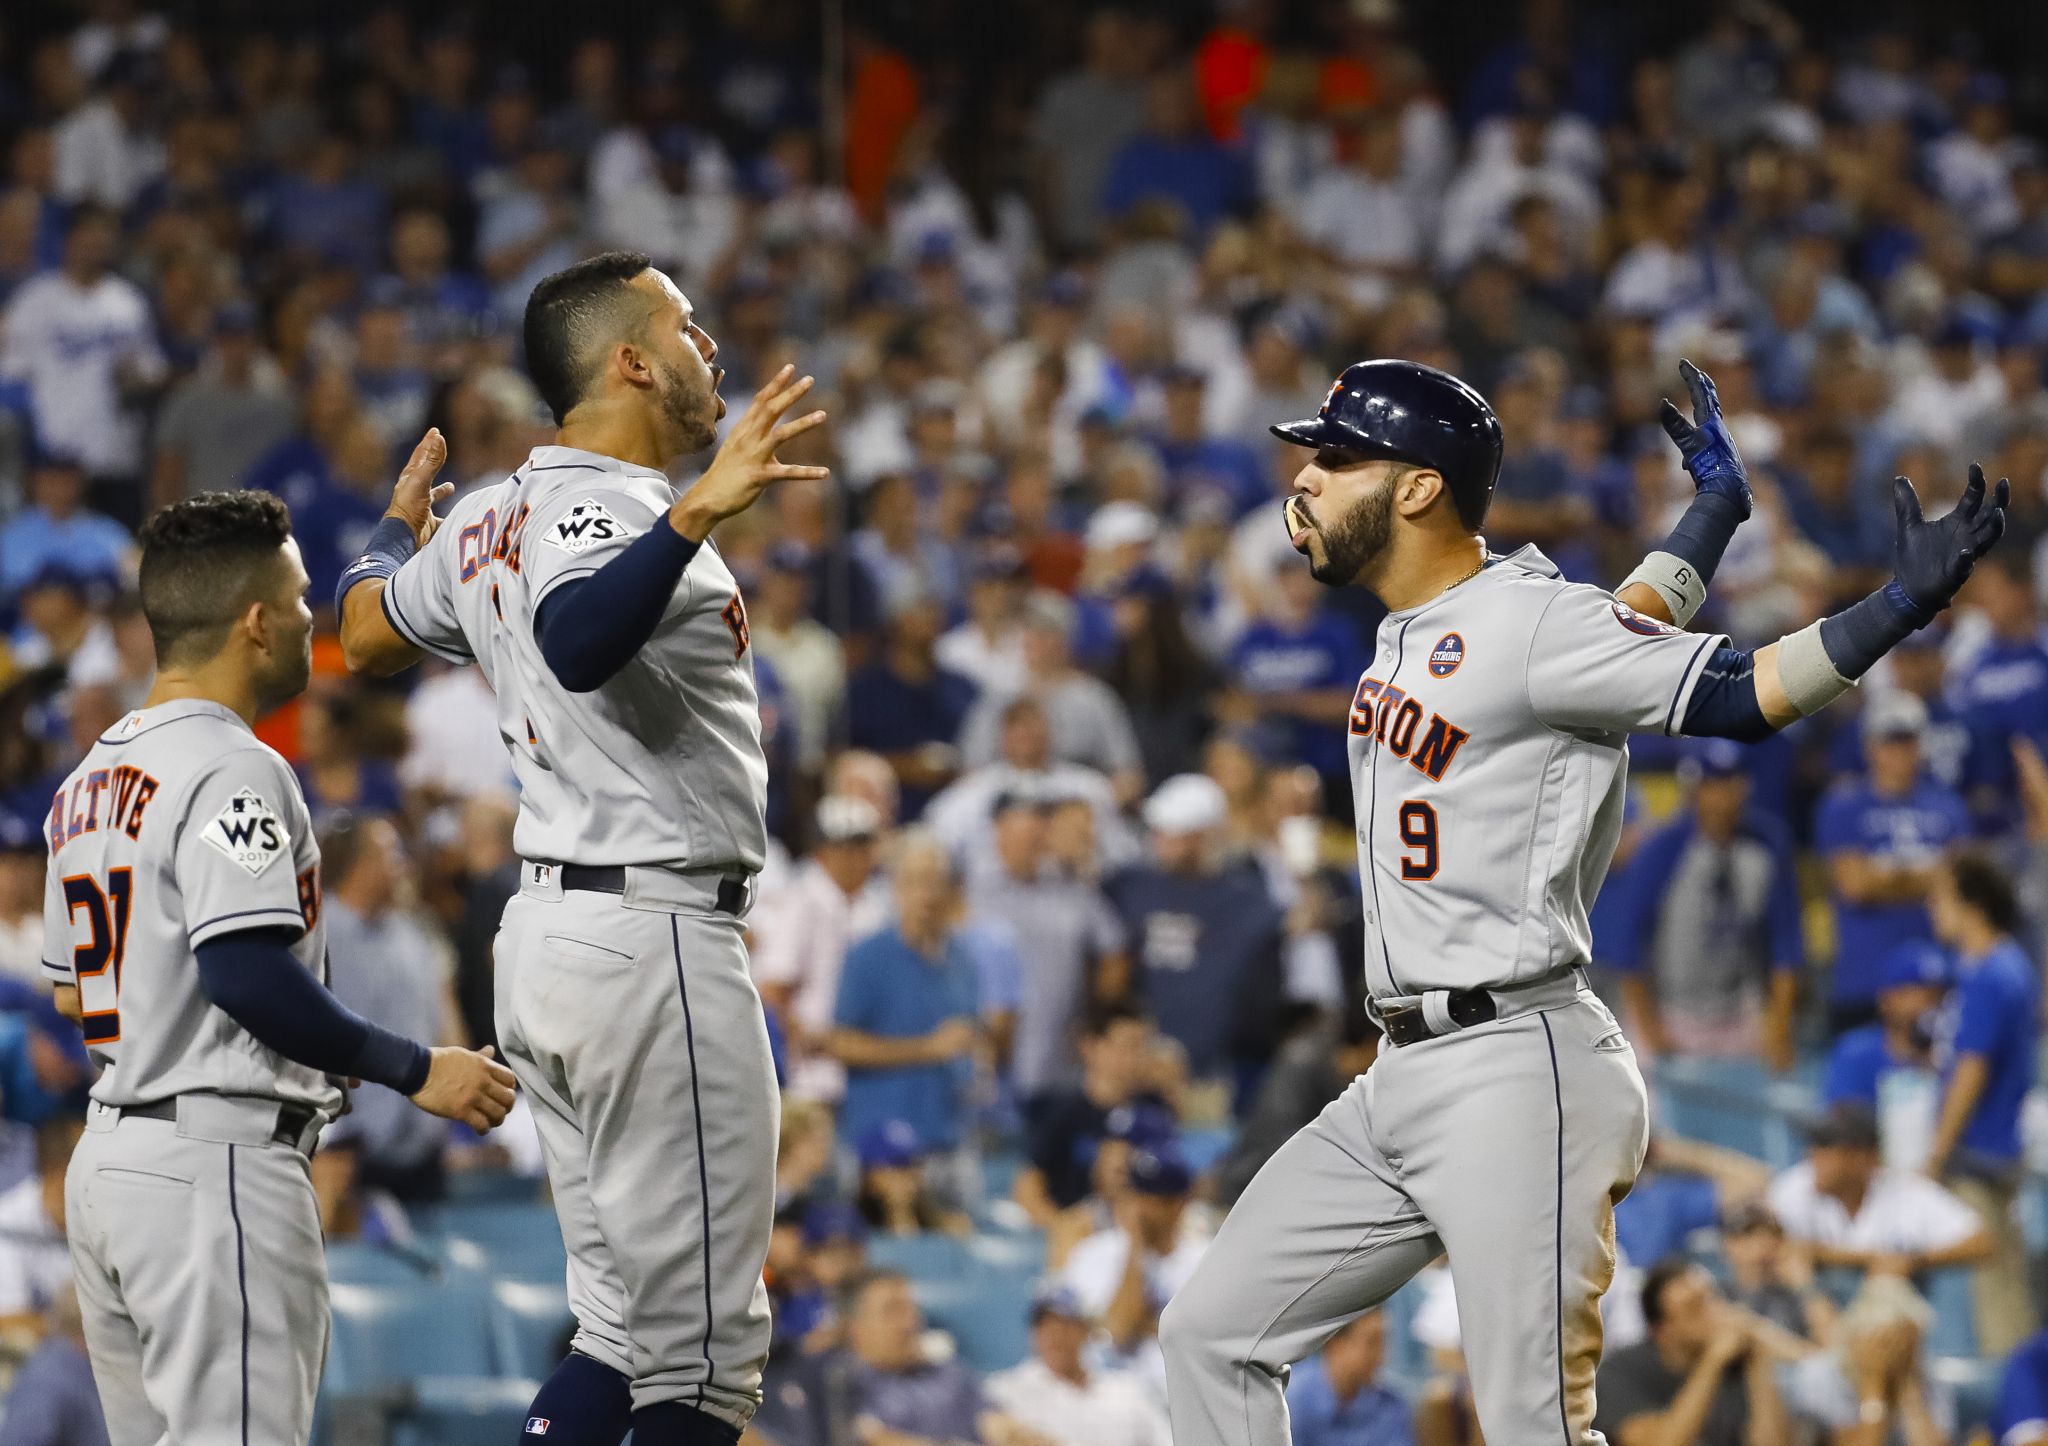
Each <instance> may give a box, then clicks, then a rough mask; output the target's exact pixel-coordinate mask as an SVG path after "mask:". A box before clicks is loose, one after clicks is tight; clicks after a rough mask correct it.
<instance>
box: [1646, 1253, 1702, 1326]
mask: <svg viewBox="0 0 2048 1446" xmlns="http://www.w3.org/2000/svg"><path fill="white" fill-rule="evenodd" d="M1698 1269H1700V1264H1699V1262H1698V1261H1696V1260H1693V1259H1691V1258H1690V1257H1688V1256H1684V1255H1667V1256H1665V1257H1664V1258H1663V1259H1662V1260H1660V1261H1658V1262H1657V1263H1656V1264H1655V1265H1653V1266H1651V1267H1650V1273H1649V1274H1648V1275H1646V1276H1644V1277H1643V1324H1644V1325H1646V1326H1648V1327H1649V1328H1650V1329H1651V1330H1655V1329H1656V1328H1657V1327H1658V1326H1659V1325H1661V1324H1663V1321H1664V1289H1665V1287H1666V1286H1668V1285H1670V1284H1671V1282H1673V1281H1674V1280H1678V1279H1681V1278H1682V1277H1684V1276H1688V1275H1690V1274H1692V1273H1693V1272H1694V1271H1695V1270H1698Z"/></svg>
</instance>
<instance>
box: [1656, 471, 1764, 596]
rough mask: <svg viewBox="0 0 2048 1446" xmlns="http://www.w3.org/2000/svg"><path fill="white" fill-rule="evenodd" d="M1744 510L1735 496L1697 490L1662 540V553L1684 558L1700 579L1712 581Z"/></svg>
mask: <svg viewBox="0 0 2048 1446" xmlns="http://www.w3.org/2000/svg"><path fill="white" fill-rule="evenodd" d="M1747 516H1749V513H1748V511H1747V510H1746V509H1745V508H1744V507H1743V505H1742V504H1741V503H1740V502H1738V501H1737V500H1736V499H1735V498H1733V497H1729V496H1727V495H1725V494H1724V493H1720V492H1701V493H1699V494H1698V495H1697V496H1695V497H1694V498H1693V499H1692V502H1691V503H1690V504H1689V505H1688V506H1687V507H1686V509H1685V515H1684V516H1683V517H1681V518H1679V519H1678V524H1677V526H1675V527H1673V528H1672V529H1671V535H1670V536H1669V537H1667V538H1665V539H1664V548H1663V550H1664V551H1665V552H1668V553H1670V554H1671V555H1672V556H1673V557H1680V558H1684V559H1685V560H1686V561H1687V562H1689V563H1691V564H1692V565H1693V568H1694V569H1695V570H1696V571H1697V572H1698V573H1699V575H1700V581H1701V582H1712V581H1713V580H1714V571H1715V569H1716V568H1718V567H1720V565H1721V554H1722V553H1724V552H1726V551H1727V550H1728V542H1729V539H1730V538H1732V537H1734V536H1735V529H1736V528H1738V527H1740V526H1741V525H1742V522H1743V519H1744V518H1746V517H1747Z"/></svg>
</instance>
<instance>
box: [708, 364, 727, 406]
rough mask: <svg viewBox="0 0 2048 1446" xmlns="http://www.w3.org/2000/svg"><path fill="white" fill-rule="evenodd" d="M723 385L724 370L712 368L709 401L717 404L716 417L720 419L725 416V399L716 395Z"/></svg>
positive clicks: (722, 368)
mask: <svg viewBox="0 0 2048 1446" xmlns="http://www.w3.org/2000/svg"><path fill="white" fill-rule="evenodd" d="M724 385H725V368H724V367H713V368H712V369H711V400H712V401H714V402H716V403H718V415H719V416H721V417H722V416H724V415H725V398H724V397H722V396H720V395H719V394H718V389H719V388H720V387H722V386H724Z"/></svg>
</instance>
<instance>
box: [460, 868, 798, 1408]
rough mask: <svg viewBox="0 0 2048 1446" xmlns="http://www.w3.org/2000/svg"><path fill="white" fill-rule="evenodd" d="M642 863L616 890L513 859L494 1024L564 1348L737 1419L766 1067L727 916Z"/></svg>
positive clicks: (767, 1168)
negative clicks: (551, 1247) (562, 1258)
mask: <svg viewBox="0 0 2048 1446" xmlns="http://www.w3.org/2000/svg"><path fill="white" fill-rule="evenodd" d="M654 873H655V871H652V870H637V869H636V870H629V871H628V876H629V880H632V881H638V882H629V884H628V894H627V895H626V896H625V897H624V898H621V897H620V896H618V895H615V894H603V893H592V892H585V891H577V890H572V891H569V892H566V893H565V892H564V891H563V890H562V889H561V887H560V886H559V884H558V883H553V882H537V881H536V879H535V869H534V868H533V867H532V866H531V865H529V866H528V867H527V868H525V869H523V870H522V874H523V875H524V876H525V883H524V884H523V886H522V892H521V893H520V894H519V895H517V896H515V897H514V898H513V899H512V900H511V901H510V902H509V903H508V904H507V905H506V907H505V916H504V921H503V923H502V925H501V926H500V929H499V933H498V938H497V945H496V961H497V977H496V1015H497V1026H498V1038H499V1042H500V1044H501V1046H502V1047H503V1049H504V1051H505V1058H506V1061H507V1063H509V1064H510V1065H511V1067H512V1070H513V1072H514V1073H515V1074H517V1075H518V1077H519V1085H520V1088H521V1089H522V1090H523V1091H525V1094H526V1098H527V1103H528V1105H529V1106H530V1107H531V1108H532V1110H533V1115H534V1120H535V1122H536V1123H537V1124H538V1126H539V1130H540V1142H541V1150H542V1153H543V1155H544V1157H545V1159H546V1163H547V1172H548V1182H549V1184H550V1185H551V1187H552V1188H553V1192H554V1198H555V1214H556V1217H557V1218H558V1219H559V1221H560V1222H561V1227H562V1239H563V1242H564V1243H565V1244H566V1245H567V1247H568V1253H569V1273H568V1285H569V1304H570V1307H571V1309H572V1310H573V1311H574V1312H575V1315H576V1322H577V1330H576V1338H575V1349H576V1350H578V1351H580V1352H582V1353H583V1354H585V1355H588V1356H591V1357H593V1358H594V1359H596V1360H599V1361H602V1362H603V1363H605V1364H606V1365H608V1366H610V1367H612V1368H613V1369H614V1370H617V1371H619V1372H620V1373H621V1374H623V1375H625V1376H626V1377H628V1378H629V1379H630V1380H631V1381H632V1383H633V1405H634V1407H635V1408H636V1409H638V1408H640V1407H643V1406H649V1405H653V1404H655V1403H657V1402H662V1401H683V1402H685V1403H687V1404H689V1405H692V1406H695V1407H698V1408H700V1409H701V1410H703V1411H705V1412H706V1413H707V1414H710V1415H713V1416H716V1417H718V1418H720V1419H721V1420H724V1421H728V1422H730V1423H732V1424H733V1425H735V1426H740V1427H744V1426H745V1425H746V1423H747V1422H748V1420H750V1419H751V1418H752V1416H753V1414H754V1408H755V1406H756V1405H757V1404H758V1403H759V1401H760V1393H761V1367H762V1364H763V1363H764V1362H765V1361H766V1359H767V1356H768V1336H769V1320H768V1290H767V1287H766V1285H765V1284H764V1283H763V1282H762V1279H761V1269H762V1266H763V1265H764V1264H765V1263H766V1261H767V1258H768V1236H769V1232H770V1228H771V1226H772V1223H773V1218H774V1210H775V1142H776V1133H777V1130H778V1128H779V1125H778V1121H779V1110H780V1105H779V1101H778V1098H777V1095H776V1090H775V1067H774V1063H773V1061H772V1059H771V1058H770V1055H769V1048H768V1031H767V1026H766V1024H765V1022H764V1021H763V1018H762V1013H761V1000H760V996H759V995H757V994H756V993H755V992H754V985H753V981H752V979H751V977H750V976H749V974H748V970H747V953H746V947H745V945H744V943H743V942H742V932H743V925H742V924H741V922H740V920H739V919H738V918H737V917H735V916H733V915H731V914H723V913H718V912H716V911H715V910H713V909H711V908H710V907H709V906H708V901H707V900H703V899H701V898H696V897H694V896H693V894H692V892H691V890H690V889H689V888H688V887H686V886H684V885H682V884H675V885H671V886H668V887H666V888H664V884H663V881H659V880H652V879H650V876H651V875H653V874H654ZM671 878H673V876H671ZM641 883H646V884H647V885H648V889H649V893H655V894H659V895H660V897H649V896H647V895H644V894H642V893H641V892H640V885H641Z"/></svg>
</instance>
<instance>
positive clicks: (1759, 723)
mask: <svg viewBox="0 0 2048 1446" xmlns="http://www.w3.org/2000/svg"><path fill="white" fill-rule="evenodd" d="M1776 731H1777V730H1776V729H1774V728H1772V727H1771V725H1770V724H1769V723H1768V722H1767V721H1766V720H1765V718H1764V710H1763V705H1762V704H1760V703H1759V702H1757V698H1756V655H1755V654H1754V653H1751V652H1749V651H1747V650H1746V649H1742V648H1716V649H1714V651H1713V654H1712V656H1710V657H1709V658H1708V659H1707V666H1706V667H1705V668H1703V669H1701V670H1700V677H1699V681H1698V682H1697V683H1695V684H1694V685H1693V690H1692V697H1691V698H1689V699H1687V700H1686V704H1685V723H1684V725H1683V726H1682V727H1681V728H1680V729H1679V732H1681V733H1684V734H1686V735H1687V736H1688V737H1692V738H1732V739H1734V740H1735V741H1736V742H1738V743H1755V742H1757V741H1758V740H1759V739H1763V738H1768V737H1770V736H1771V734H1773V733H1774V732H1776Z"/></svg>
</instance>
